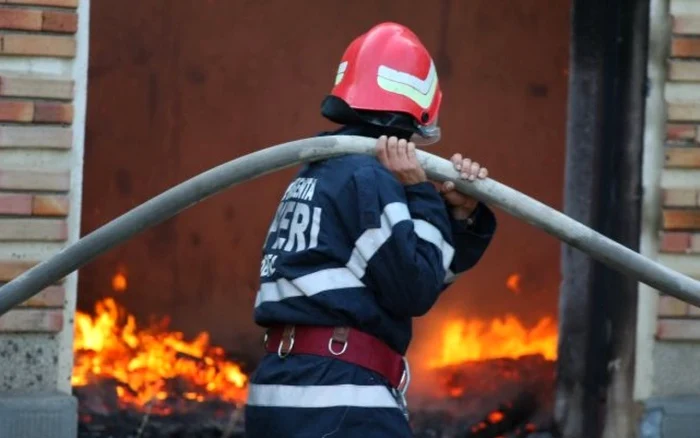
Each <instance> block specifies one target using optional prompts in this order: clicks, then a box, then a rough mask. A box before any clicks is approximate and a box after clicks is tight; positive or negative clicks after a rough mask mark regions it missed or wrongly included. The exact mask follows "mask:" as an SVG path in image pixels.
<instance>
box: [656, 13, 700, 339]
mask: <svg viewBox="0 0 700 438" xmlns="http://www.w3.org/2000/svg"><path fill="white" fill-rule="evenodd" d="M671 32H672V36H671V41H670V51H669V59H668V62H667V85H666V105H667V107H666V116H667V123H666V139H665V144H664V163H663V168H664V169H663V172H662V179H661V184H662V209H663V210H662V214H661V219H662V220H661V228H662V230H661V231H660V236H659V252H660V258H661V260H662V261H665V263H666V264H667V265H669V266H670V267H672V268H675V269H677V270H679V271H682V272H684V273H686V274H688V275H691V276H694V277H696V278H700V15H695V14H693V13H688V14H685V13H683V12H681V13H680V14H674V15H672V25H671ZM656 337H657V339H660V340H699V341H700V309H698V308H696V307H693V306H689V305H687V304H685V303H683V302H681V301H679V300H677V299H675V298H673V297H670V296H660V297H659V303H658V323H657V328H656Z"/></svg>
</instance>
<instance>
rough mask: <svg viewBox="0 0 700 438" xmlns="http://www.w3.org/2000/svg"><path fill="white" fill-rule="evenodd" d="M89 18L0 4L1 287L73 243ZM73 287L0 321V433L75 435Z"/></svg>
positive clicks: (75, 11) (54, 4)
mask: <svg viewBox="0 0 700 438" xmlns="http://www.w3.org/2000/svg"><path fill="white" fill-rule="evenodd" d="M88 22H89V1H88V0H80V1H79V0H7V1H4V2H2V6H0V40H1V44H0V282H6V281H9V280H11V279H12V278H13V277H14V276H16V275H18V274H19V273H21V272H22V271H23V270H25V269H27V268H29V267H30V266H32V265H33V264H35V263H37V262H40V261H42V260H45V259H46V258H48V257H50V256H52V255H53V254H55V253H57V252H58V251H59V250H60V249H61V248H63V247H64V246H65V245H66V244H68V243H70V242H73V241H75V240H77V239H78V237H79V232H80V201H81V192H82V159H83V132H84V125H85V106H86V91H87V88H86V79H87V60H88V31H89V28H88ZM76 287H77V274H72V275H70V276H68V277H67V278H66V279H65V280H64V281H62V282H61V283H59V284H55V285H53V286H51V287H49V288H47V289H46V290H44V291H43V292H41V293H40V294H39V295H38V296H37V297H35V298H34V299H31V300H29V301H28V302H26V303H24V304H23V305H22V306H21V307H20V308H18V309H15V310H12V311H10V312H9V313H7V314H5V315H3V316H2V317H0V430H2V431H3V432H7V433H9V434H10V435H11V436H13V437H15V436H17V437H20V436H21V437H34V436H37V434H38V435H39V436H56V437H59V436H65V435H62V434H63V433H68V434H69V435H68V436H70V434H71V433H73V434H74V431H75V424H74V423H75V421H74V420H75V414H76V413H75V403H74V400H73V399H72V397H71V396H70V391H71V385H70V374H71V370H72V365H73V353H72V341H73V313H74V309H75V303H76ZM56 393H58V394H59V395H47V394H56ZM19 414H21V415H19ZM30 430H31V431H33V432H31V433H30V432H29V431H30ZM72 431H73V432H72ZM42 434H43V435H42Z"/></svg>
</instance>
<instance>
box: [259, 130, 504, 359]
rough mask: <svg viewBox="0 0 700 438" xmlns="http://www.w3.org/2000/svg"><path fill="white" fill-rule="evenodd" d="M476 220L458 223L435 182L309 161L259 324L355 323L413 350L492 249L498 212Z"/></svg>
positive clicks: (275, 232)
mask: <svg viewBox="0 0 700 438" xmlns="http://www.w3.org/2000/svg"><path fill="white" fill-rule="evenodd" d="M332 134H348V135H367V136H373V137H377V136H378V135H379V133H378V132H377V133H374V132H368V131H367V130H366V129H353V128H344V129H341V130H339V131H336V132H334V133H332ZM473 218H474V219H475V220H474V223H473V225H471V226H469V225H467V222H466V221H458V220H455V219H453V218H452V217H451V215H450V214H449V211H448V207H447V205H446V204H445V202H444V200H443V199H442V197H441V196H440V194H439V193H438V191H437V190H436V189H435V188H434V187H433V185H432V184H431V183H429V182H425V183H420V184H414V185H410V186H403V185H402V184H401V183H400V182H399V181H398V180H397V179H396V178H395V177H394V176H393V175H392V174H391V173H390V172H389V171H388V170H387V169H386V168H385V167H384V166H383V165H382V164H381V163H379V161H378V160H377V159H376V158H375V157H371V156H366V155H348V156H343V157H338V158H333V159H328V160H324V161H321V162H316V163H311V164H308V165H305V166H303V167H302V169H301V170H300V172H299V173H298V175H297V176H296V178H295V179H294V180H293V181H292V183H291V184H290V185H289V187H288V188H287V190H286V192H285V193H284V195H283V196H282V200H281V202H280V205H279V208H278V209H277V213H276V215H275V217H274V220H273V221H272V224H271V226H270V228H269V232H268V235H267V238H266V241H265V244H264V249H263V257H262V263H261V267H260V282H261V285H260V290H259V292H258V294H257V297H256V301H255V321H256V323H257V324H259V325H261V326H269V325H271V324H280V323H283V324H297V325H303V324H311V325H328V326H338V325H341V326H350V327H354V328H357V329H359V330H362V331H365V332H367V333H369V334H372V335H374V336H376V337H378V338H379V339H382V340H383V341H384V342H386V343H387V344H388V345H389V346H391V347H392V348H393V349H394V350H396V351H397V352H398V353H400V354H405V352H406V350H407V348H408V344H409V342H410V340H411V335H412V325H411V321H412V318H413V317H417V316H421V315H423V314H425V313H426V312H427V311H428V310H430V308H431V307H432V306H433V305H434V304H435V302H436V300H437V299H438V297H439V296H440V294H441V292H442V291H443V290H444V289H445V288H446V287H447V286H448V285H449V284H450V282H451V281H452V280H453V279H454V277H455V275H457V274H459V273H462V272H464V271H466V270H468V269H469V268H471V267H473V266H474V265H475V264H476V263H477V262H478V261H479V259H480V258H481V256H482V254H483V253H484V251H485V250H486V248H487V247H488V245H489V243H490V241H491V238H492V236H493V233H494V231H495V229H496V219H495V217H494V215H493V213H492V212H491V210H489V209H488V208H487V207H486V206H485V205H483V204H479V206H478V207H477V211H476V213H475V216H473Z"/></svg>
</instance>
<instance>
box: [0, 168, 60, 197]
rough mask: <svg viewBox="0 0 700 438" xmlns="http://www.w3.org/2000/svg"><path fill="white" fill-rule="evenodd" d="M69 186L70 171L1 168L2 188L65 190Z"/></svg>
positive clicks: (0, 183) (0, 187)
mask: <svg viewBox="0 0 700 438" xmlns="http://www.w3.org/2000/svg"><path fill="white" fill-rule="evenodd" d="M69 188H70V173H69V172H41V171H34V170H3V169H0V189H4V190H46V191H52V192H64V191H68V190H69Z"/></svg>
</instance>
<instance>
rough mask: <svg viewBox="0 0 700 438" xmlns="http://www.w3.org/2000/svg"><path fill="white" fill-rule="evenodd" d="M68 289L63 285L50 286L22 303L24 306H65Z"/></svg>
mask: <svg viewBox="0 0 700 438" xmlns="http://www.w3.org/2000/svg"><path fill="white" fill-rule="evenodd" d="M65 300H66V289H65V288H64V287H63V286H49V287H47V288H46V289H44V290H42V291H41V292H39V293H38V294H36V295H34V296H33V297H32V298H30V299H28V300H27V301H25V302H24V303H22V304H20V306H22V307H63V305H64V303H65Z"/></svg>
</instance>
